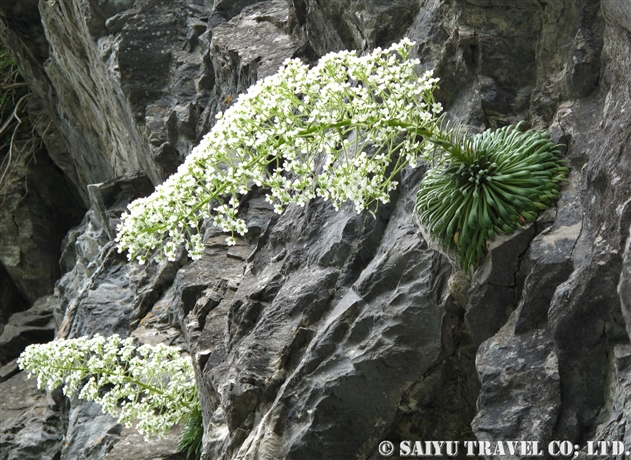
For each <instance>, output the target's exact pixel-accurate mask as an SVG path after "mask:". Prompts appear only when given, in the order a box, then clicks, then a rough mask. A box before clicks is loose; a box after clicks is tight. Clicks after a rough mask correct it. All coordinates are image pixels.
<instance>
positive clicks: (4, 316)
mask: <svg viewBox="0 0 631 460" xmlns="http://www.w3.org/2000/svg"><path fill="white" fill-rule="evenodd" d="M28 307H29V304H28V302H27V301H26V299H25V298H24V297H22V294H20V291H18V288H17V287H16V286H15V283H14V282H13V280H12V279H11V277H10V276H9V273H7V271H6V269H5V268H4V265H2V264H0V335H2V331H3V330H4V325H5V324H7V321H8V320H9V317H10V316H11V315H12V314H13V313H16V312H18V311H22V310H26V309H27V308H28Z"/></svg>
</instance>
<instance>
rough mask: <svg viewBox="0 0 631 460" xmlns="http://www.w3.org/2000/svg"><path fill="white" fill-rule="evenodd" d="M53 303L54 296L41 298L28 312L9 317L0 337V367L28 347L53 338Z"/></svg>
mask: <svg viewBox="0 0 631 460" xmlns="http://www.w3.org/2000/svg"><path fill="white" fill-rule="evenodd" d="M54 302H55V298H54V296H47V297H42V298H41V299H39V300H37V301H36V302H35V304H34V305H33V306H32V307H31V308H29V309H28V310H25V311H22V312H19V313H14V314H13V315H11V317H10V318H9V322H8V323H7V325H6V326H5V328H4V331H3V332H2V335H1V336H0V350H2V352H1V353H0V365H5V364H7V363H8V362H9V361H11V360H13V359H15V358H17V357H18V356H19V355H20V353H22V352H23V351H24V349H25V348H26V347H27V346H28V345H30V344H32V343H46V342H50V341H51V340H52V339H53V338H54V337H55V320H54V319H53V304H54Z"/></svg>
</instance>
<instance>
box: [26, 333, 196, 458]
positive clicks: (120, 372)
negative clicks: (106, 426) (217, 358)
mask: <svg viewBox="0 0 631 460" xmlns="http://www.w3.org/2000/svg"><path fill="white" fill-rule="evenodd" d="M18 363H19V366H20V368H21V369H24V370H26V371H27V372H28V374H29V377H30V376H32V375H37V386H38V388H44V387H47V388H49V389H53V388H56V387H58V386H60V385H63V392H64V394H65V395H67V396H71V395H72V394H74V393H77V395H78V397H79V399H85V400H88V401H94V402H96V403H98V404H100V405H101V407H102V408H103V411H104V412H106V413H108V414H111V415H112V416H114V417H116V418H117V419H118V421H119V422H120V423H122V424H124V425H126V426H131V425H132V424H133V423H136V428H137V429H138V432H139V433H140V434H142V435H144V436H145V437H150V436H162V435H164V434H165V433H166V432H167V431H169V429H171V428H172V427H173V426H174V425H176V424H178V423H181V422H189V421H190V420H191V419H194V423H199V422H200V421H199V415H198V414H199V413H200V410H199V402H198V398H197V387H196V386H195V375H194V372H193V366H192V364H191V360H190V358H188V357H186V356H182V355H181V353H180V351H179V350H178V349H177V348H175V347H169V346H166V345H162V344H160V345H155V346H151V345H141V346H140V347H137V346H136V345H135V344H134V340H133V339H131V338H128V339H121V338H120V337H118V336H116V335H114V336H111V337H108V338H104V337H101V336H99V335H96V336H94V337H93V338H87V337H81V338H78V339H69V340H64V339H61V340H55V341H53V342H49V343H46V344H36V345H30V346H28V347H27V348H26V350H25V351H24V352H23V353H22V355H21V356H20V358H19V361H18ZM187 430H188V431H187ZM187 430H185V431H184V433H189V432H190V430H191V428H190V427H189V428H188V429H187ZM195 433H196V434H197V436H198V437H199V438H200V439H197V438H194V437H192V436H191V435H190V433H189V434H188V437H184V436H183V437H182V439H181V440H180V445H179V447H180V448H181V450H183V451H185V452H187V453H189V454H195V453H197V449H198V445H201V435H202V434H203V433H201V432H199V430H198V431H197V432H195ZM191 446H193V447H192V448H191ZM191 449H192V450H191Z"/></svg>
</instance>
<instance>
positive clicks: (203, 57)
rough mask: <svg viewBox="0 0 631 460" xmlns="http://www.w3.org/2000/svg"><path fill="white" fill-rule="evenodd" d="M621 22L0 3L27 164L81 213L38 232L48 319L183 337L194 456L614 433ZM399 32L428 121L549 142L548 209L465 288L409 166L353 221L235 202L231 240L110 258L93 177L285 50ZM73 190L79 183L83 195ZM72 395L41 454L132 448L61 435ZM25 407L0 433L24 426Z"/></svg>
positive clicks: (618, 355)
mask: <svg viewBox="0 0 631 460" xmlns="http://www.w3.org/2000/svg"><path fill="white" fill-rule="evenodd" d="M71 3H72V2H71ZM40 9H41V16H40ZM18 18H19V19H20V20H18ZM629 18H631V10H629V7H628V6H626V3H625V2H617V1H615V0H602V1H600V2H597V1H590V0H580V1H570V0H550V1H547V2H539V1H535V0H528V1H520V2H508V3H507V2H506V1H505V0H457V1H450V2H447V1H444V0H428V1H425V2H422V5H421V4H419V3H418V2H410V1H407V0H402V1H389V2H381V1H371V2H368V1H354V2H350V1H338V2H331V1H324V0H321V1H314V0H292V1H291V2H284V1H280V0H279V1H265V2H260V3H253V2H250V1H245V0H244V1H243V2H225V1H223V0H216V1H213V2H211V1H210V0H207V1H205V2H204V1H202V0H187V1H185V0H178V1H175V2H164V1H157V2H149V1H137V2H133V3H132V2H129V1H108V2H95V1H88V0H82V1H80V2H75V3H72V4H70V3H67V2H41V5H39V9H38V5H37V2H34V1H27V2H5V3H4V4H2V6H0V36H1V37H2V39H3V41H4V42H5V43H7V44H8V45H9V47H10V48H11V50H12V52H13V53H14V54H15V56H17V57H18V58H19V59H18V61H19V62H20V66H21V70H22V71H23V73H24V75H25V78H26V79H27V80H28V81H29V85H31V87H32V89H33V91H34V92H35V93H36V95H37V96H38V98H39V99H37V100H34V102H36V103H37V104H39V107H40V109H39V110H40V112H41V113H42V114H44V116H43V117H42V119H41V121H40V122H39V123H40V125H38V129H39V131H40V132H42V133H43V132H45V131H46V135H45V136H44V138H45V141H46V145H47V147H48V151H49V155H50V157H51V158H52V159H53V161H54V162H55V164H56V165H57V166H58V167H59V168H60V169H61V170H62V171H63V174H64V176H65V177H66V180H67V181H68V182H71V183H73V184H75V185H77V186H78V187H79V188H80V190H81V191H80V193H81V194H82V198H83V201H84V204H85V205H86V206H87V205H91V206H92V208H93V209H92V210H91V211H90V212H89V213H88V215H87V216H86V218H85V219H84V221H83V223H82V224H81V226H80V227H77V228H76V229H74V230H72V231H71V232H70V233H68V235H67V237H66V239H65V241H64V249H63V252H62V258H61V259H62V271H63V272H64V276H63V278H62V279H61V280H60V282H59V283H58V284H57V289H56V298H57V300H56V307H55V308H56V310H55V311H56V315H55V316H56V318H57V319H58V322H59V325H60V327H61V331H60V332H61V335H62V336H67V337H72V336H76V335H82V334H94V333H96V332H102V333H113V332H119V333H121V334H123V335H127V334H131V335H133V336H136V337H139V338H141V339H142V340H144V341H149V342H151V341H163V342H165V343H173V344H179V343H182V342H181V341H182V340H185V341H186V343H187V344H188V347H189V350H190V352H191V355H192V357H193V360H194V363H195V369H196V373H197V378H198V383H199V389H200V397H201V401H202V407H203V413H204V424H205V434H206V440H205V445H204V458H224V459H248V458H252V459H254V458H274V459H276V458H300V459H308V458H314V459H322V458H327V459H328V458H331V459H333V458H345V459H346V458H356V459H360V458H361V459H377V458H380V455H379V454H378V452H377V450H376V447H377V445H378V443H379V441H381V440H382V439H391V440H393V441H397V440H400V439H410V440H427V439H445V440H474V439H480V440H489V441H493V440H500V439H529V440H540V441H541V442H542V443H545V442H547V441H550V440H553V439H568V440H570V441H572V442H577V443H579V445H581V447H582V444H581V443H583V442H584V441H585V440H586V439H603V440H622V441H625V442H626V443H627V445H628V444H629V442H630V441H629V439H628V433H631V428H630V425H629V423H630V422H629V417H628V414H629V413H630V409H629V398H628V395H629V388H628V380H629V376H628V372H629V369H628V368H629V365H628V364H629V362H628V361H629V359H628V355H629V353H628V343H629V338H630V335H631V334H630V332H629V331H630V330H631V329H630V328H629V324H630V323H631V321H630V320H629V318H631V313H630V312H629V311H630V310H631V307H630V306H629V305H630V301H629V297H630V294H629V287H628V286H629V279H630V278H631V275H629V272H630V271H631V270H629V268H628V265H629V257H630V256H629V251H631V250H630V249H628V248H629V243H628V240H629V227H630V226H631V205H630V204H629V203H630V202H629V190H631V184H630V183H629V181H630V178H631V174H629V164H628V158H629V155H630V153H629V142H628V133H629V131H631V126H630V125H629V123H630V122H629V117H628V113H629V110H631V107H630V102H631V101H630V97H629V92H628V76H629V74H630V70H631V58H629V56H631V42H630V40H629V31H630V30H631V22H630V19H629ZM158 34H159V35H158ZM405 35H407V36H409V37H410V38H411V39H413V40H415V41H416V42H417V43H418V44H417V46H416V47H415V50H414V53H415V54H417V55H418V56H420V57H421V58H422V59H423V64H422V65H421V66H420V67H421V68H420V70H425V69H429V68H434V69H435V75H436V76H438V77H440V78H441V88H440V90H439V91H437V93H436V96H437V98H438V99H439V100H440V101H441V102H442V103H443V104H444V105H445V107H446V108H448V112H449V117H450V119H452V120H453V121H455V122H462V123H463V124H465V125H467V126H469V127H471V129H472V130H474V131H479V130H481V129H484V128H487V127H497V126H502V125H505V124H508V123H512V122H516V121H519V120H522V119H526V120H527V121H528V122H529V123H530V124H531V125H532V126H537V127H540V128H542V129H548V128H549V131H550V133H551V136H552V138H553V139H554V140H555V141H558V142H564V143H566V144H567V147H566V148H564V149H563V151H564V153H565V154H566V156H567V161H568V164H569V165H570V166H571V168H572V173H571V175H570V177H569V180H568V183H567V184H566V185H565V186H564V188H563V193H562V197H561V199H560V200H559V202H558V204H557V207H556V209H554V210H550V211H548V212H547V213H545V214H544V215H543V216H541V218H540V219H539V220H538V221H537V223H536V225H534V226H532V227H530V229H529V230H528V232H523V233H517V234H516V235H515V236H513V237H512V238H509V239H508V240H507V241H506V242H505V243H504V245H503V246H501V247H500V248H492V250H491V251H490V255H489V257H487V259H486V261H485V264H484V266H483V267H482V268H481V269H480V270H479V271H478V274H477V275H476V277H475V278H474V280H473V282H472V283H471V285H469V283H468V282H467V281H466V280H463V279H461V278H460V277H459V275H458V274H457V273H454V271H453V269H452V264H451V262H450V261H449V260H448V259H447V258H446V257H444V256H443V255H441V254H440V253H438V252H436V251H434V250H433V249H432V248H430V247H428V246H427V245H426V244H425V243H424V240H423V238H422V237H421V235H420V233H419V231H418V229H417V227H416V226H415V224H414V222H413V219H412V218H411V217H410V216H411V213H412V209H413V202H414V194H415V189H416V187H417V184H418V183H419V181H420V180H421V176H422V170H419V171H416V172H410V171H405V172H404V173H403V174H402V176H401V180H400V182H401V184H402V188H401V190H399V191H398V192H396V193H394V194H393V196H392V203H391V204H389V205H388V206H385V207H382V208H381V209H380V210H379V213H378V214H377V217H376V219H373V218H372V217H371V216H369V215H360V216H357V215H356V214H355V213H354V211H353V210H352V209H350V208H344V209H342V211H340V212H339V213H335V212H333V210H332V209H331V208H330V207H329V206H328V205H326V204H324V203H322V202H320V201H319V200H314V201H313V202H312V203H310V204H309V205H308V206H307V207H305V208H294V207H290V208H289V209H288V210H287V211H286V212H285V213H284V214H283V215H282V216H280V217H277V216H275V215H273V213H271V211H270V209H269V206H268V205H267V204H266V203H265V202H264V201H263V199H262V197H261V195H260V194H259V193H258V192H257V193H252V194H251V195H250V196H248V197H247V199H246V200H244V201H246V202H247V203H244V213H245V216H246V219H247V223H248V230H249V232H248V234H247V238H243V239H240V240H239V241H238V244H237V245H236V246H234V247H227V246H226V245H225V241H224V238H225V236H224V235H221V234H220V233H219V232H218V231H217V230H216V229H214V228H210V227H208V228H206V233H205V236H204V243H205V247H206V248H205V254H204V257H203V258H202V259H200V260H198V261H195V262H193V263H187V262H186V261H185V260H184V258H183V259H182V260H180V261H178V263H175V264H171V265H168V264H165V265H157V264H155V263H149V264H148V265H147V266H145V267H139V266H136V265H131V264H128V263H127V262H126V261H125V260H124V258H123V256H122V255H117V254H116V252H115V250H114V249H113V248H112V243H111V236H112V232H111V230H112V228H113V225H115V221H114V218H115V215H114V216H113V215H112V213H113V212H118V210H120V206H118V205H115V204H114V203H110V204H108V199H107V196H108V192H107V190H108V187H109V185H107V182H106V181H108V180H110V179H113V178H115V177H118V176H121V175H130V174H132V173H134V172H135V171H137V170H142V171H143V172H144V174H145V175H146V176H147V177H149V178H150V179H151V181H152V182H153V183H154V184H155V183H158V182H159V181H161V180H162V179H163V178H164V177H166V175H168V174H169V173H170V172H172V171H173V170H174V169H175V168H176V167H177V165H178V164H179V163H180V162H181V161H182V158H183V157H185V156H186V155H187V154H188V153H189V151H190V149H191V147H192V146H193V145H194V144H195V143H196V142H197V141H198V139H199V138H200V137H201V136H202V135H203V134H204V133H205V132H207V131H208V130H209V129H210V128H211V127H212V124H213V120H214V115H215V114H216V113H217V112H218V111H219V110H225V109H226V108H227V107H228V106H229V105H230V104H231V103H232V101H233V100H234V99H235V98H236V97H237V96H238V94H239V93H241V92H243V91H245V90H246V89H247V87H248V86H249V85H250V84H252V83H253V82H255V81H256V80H257V79H259V78H261V77H263V76H266V75H269V74H271V73H273V72H275V70H276V69H277V67H278V65H280V63H281V62H282V61H283V60H284V59H285V58H287V57H292V56H297V57H301V58H303V59H304V60H305V61H310V62H311V61H314V60H315V59H316V58H317V57H318V56H321V55H323V54H325V53H327V52H329V51H332V50H338V49H342V48H352V49H357V50H359V51H360V52H363V51H364V50H370V49H372V48H374V47H375V46H387V45H388V44H389V43H391V42H393V41H395V40H398V39H399V38H401V37H403V36H405ZM45 62H48V64H46V66H44V63H45ZM103 120H107V123H105V122H103ZM49 122H51V123H50V129H47V125H48V124H49ZM104 182H105V184H103V183H104ZM145 182H146V181H145ZM89 184H102V185H100V186H96V187H92V188H91V191H92V197H90V194H89V193H88V189H87V185H89ZM120 191H121V192H120V194H119V195H117V196H118V197H119V198H120V199H121V200H122V201H120V203H123V202H124V201H125V198H126V197H125V196H124V195H126V194H130V193H133V190H132V191H130V189H125V188H121V189H120ZM90 198H92V201H90ZM127 198H131V197H127ZM117 200H118V198H117ZM120 203H119V204H120ZM121 206H124V204H121ZM502 248H503V249H502ZM8 271H9V273H10V274H11V272H10V270H8ZM11 276H12V277H13V275H12V274H11ZM16 285H18V283H17V281H16ZM18 287H19V285H18ZM177 328H181V332H182V336H181V337H180V336H178V333H177ZM478 346H479V348H478ZM476 350H477V364H476ZM476 370H477V372H476ZM7 371H8V372H9V373H10V372H12V371H10V369H9V368H7ZM18 375H19V374H18ZM15 377H17V376H14V377H13V378H15ZM478 377H479V380H478ZM10 380H11V379H9V380H8V381H10ZM5 383H6V382H5ZM476 399H477V407H476ZM88 409H89V408H87V406H86V407H83V406H81V405H76V404H73V405H71V409H70V413H71V418H72V417H74V418H72V420H73V421H72V423H71V424H70V425H69V426H70V428H69V430H68V433H71V434H72V436H73V439H74V441H73V447H72V449H74V450H69V449H70V447H68V448H67V450H66V452H67V453H66V454H64V455H66V457H67V458H70V457H69V456H71V455H77V456H85V457H86V458H96V456H98V455H102V454H105V455H110V454H107V453H106V452H105V451H106V450H107V449H108V448H109V447H111V446H112V445H114V442H115V441H117V442H118V444H117V445H118V446H120V447H119V449H120V450H119V451H117V450H116V449H117V447H116V446H114V448H113V449H112V450H111V451H110V453H111V455H114V452H118V453H116V455H118V456H119V458H121V457H122V456H124V455H129V456H139V455H140V454H139V453H134V454H131V453H129V454H125V453H123V452H137V451H135V450H133V447H134V446H133V445H132V444H133V441H130V440H133V439H135V438H134V437H133V436H134V435H132V434H125V433H124V432H121V433H120V434H116V432H115V431H116V430H114V432H111V433H107V430H108V429H109V427H111V425H108V424H107V423H105V424H104V425H103V426H101V427H100V428H99V427H97V426H95V424H93V423H84V424H83V425H82V423H81V422H80V421H81V420H84V418H81V417H86V416H90V414H96V409H94V410H95V412H94V413H93V412H90V411H91V410H92V409H89V410H88ZM73 410H74V412H72V411H73ZM81 414H83V415H81ZM86 414H87V415H86ZM80 415H81V416H80ZM62 419H64V418H63V417H62ZM25 420H26V419H25ZM29 420H31V422H28V423H29V424H31V425H27V424H24V426H23V427H21V428H20V429H19V430H18V429H17V428H15V429H14V430H18V431H20V432H24V433H27V432H30V431H28V430H31V428H29V427H31V426H33V427H36V426H40V428H33V430H36V429H41V424H40V425H36V424H35V422H34V421H33V420H34V419H32V418H30V419H29ZM64 420H66V422H67V419H64ZM62 421H63V420H62ZM20 423H22V422H20ZM24 423H26V422H24ZM108 423H109V422H108ZM33 424H35V425H33ZM15 426H17V425H15ZM24 430H26V431H24ZM64 430H65V428H64ZM16 432H17V431H16ZM33 432H35V431H33ZM46 442H47V441H46ZM130 443H131V444H130ZM81 444H84V445H92V446H93V448H92V450H90V449H88V450H85V448H84V447H82V446H81ZM12 445H13V444H12ZM46 445H47V444H46V443H45V442H44V444H42V446H43V447H41V450H42V452H47V450H46V449H48V447H45V446H46ZM33 446H36V443H34V444H33ZM124 446H127V447H125V448H123V447H124ZM33 449H34V450H37V449H38V447H33ZM125 449H131V450H127V451H125ZM166 449H167V450H165V451H164V452H165V453H164V455H165V456H166V455H171V454H170V453H167V451H168V449H169V448H166ZM16 452H17V451H16ZM159 455H160V456H161V455H163V454H162V453H160V454H156V456H159ZM581 455H584V454H581ZM24 458H27V457H24ZM112 458H115V457H112ZM138 458H140V457H138ZM160 458H162V457H160Z"/></svg>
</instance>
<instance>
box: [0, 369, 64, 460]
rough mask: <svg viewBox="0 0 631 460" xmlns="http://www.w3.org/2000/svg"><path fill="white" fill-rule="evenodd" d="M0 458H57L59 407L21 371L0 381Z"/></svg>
mask: <svg viewBox="0 0 631 460" xmlns="http://www.w3.org/2000/svg"><path fill="white" fill-rule="evenodd" d="M0 393H2V398H0V414H1V417H0V458H3V459H7V460H42V459H53V458H59V453H60V452H61V446H62V443H63V440H64V433H65V426H64V423H63V420H62V416H61V411H60V408H59V406H58V405H57V404H56V403H55V402H54V400H52V399H51V398H48V397H47V396H46V393H45V392H44V390H38V389H37V387H36V384H35V381H34V380H33V379H31V380H27V378H26V373H25V372H19V373H18V374H16V375H14V376H13V377H11V378H10V379H8V380H7V381H4V382H0Z"/></svg>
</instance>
